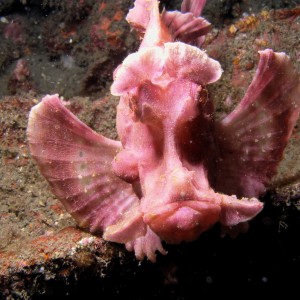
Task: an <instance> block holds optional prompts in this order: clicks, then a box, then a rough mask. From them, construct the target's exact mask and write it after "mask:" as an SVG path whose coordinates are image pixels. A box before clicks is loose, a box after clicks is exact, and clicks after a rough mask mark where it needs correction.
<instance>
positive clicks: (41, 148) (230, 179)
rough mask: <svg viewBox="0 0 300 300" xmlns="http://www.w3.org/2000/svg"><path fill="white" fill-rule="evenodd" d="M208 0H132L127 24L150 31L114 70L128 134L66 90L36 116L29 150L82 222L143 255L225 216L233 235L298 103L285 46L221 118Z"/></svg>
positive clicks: (252, 211)
mask: <svg viewBox="0 0 300 300" xmlns="http://www.w3.org/2000/svg"><path fill="white" fill-rule="evenodd" d="M204 4H205V1H193V0H184V1H183V3H182V11H181V12H167V11H163V12H162V13H160V12H159V10H158V3H157V0H151V1H142V0H136V2H135V6H134V8H133V9H132V10H130V12H129V14H128V16H127V20H128V22H129V23H130V24H131V25H132V26H133V27H134V28H135V29H137V30H138V31H139V33H140V35H141V36H142V37H143V40H142V43H141V46H140V48H139V50H138V51H137V52H136V53H133V54H131V55H129V56H128V57H127V58H126V59H125V60H124V61H123V63H122V64H121V65H120V66H119V67H118V68H117V69H116V70H115V72H114V82H113V84H112V87H111V92H112V94H113V95H116V96H120V103H119V105H118V108H117V130H118V134H119V137H120V141H114V140H110V139H107V138H105V137H104V136H101V135H99V134H97V133H95V132H94V131H92V130H91V129H90V128H89V127H87V126H86V125H85V124H83V123H82V122H81V121H79V120H78V119H77V118H76V117H75V116H74V115H73V114H72V113H71V112H70V111H68V109H67V108H65V106H64V104H65V103H64V102H63V101H62V100H60V99H59V97H58V95H52V96H46V97H44V98H43V100H42V102H41V103H39V104H38V105H36V106H35V107H34V108H33V109H32V110H31V113H30V117H29V125H28V139H29V145H30V150H31V153H32V156H33V158H34V159H35V160H36V161H37V163H38V165H39V168H40V171H41V173H42V174H43V175H44V176H45V178H46V179H47V180H48V181H49V183H50V185H51V188H52V190H53V193H54V194H55V195H56V196H57V197H58V198H59V199H60V200H61V201H62V203H63V204H64V205H65V207H66V209H67V210H68V211H69V212H70V213H71V214H72V215H73V217H74V218H75V219H76V220H77V221H78V224H79V225H80V226H82V227H85V228H89V230H90V231H91V232H93V233H102V234H103V238H104V239H105V240H108V241H113V242H117V243H124V244H125V245H126V248H127V249H128V250H134V252H135V254H136V257H137V258H138V259H143V258H144V257H145V256H146V257H147V258H148V259H150V260H151V261H155V259H156V254H155V253H156V251H159V252H161V253H162V254H165V253H166V252H165V250H164V248H163V246H162V241H165V242H167V243H174V244H177V243H180V242H182V241H191V240H195V239H197V238H198V237H199V235H200V234H201V233H202V232H204V231H206V230H208V229H209V228H211V227H212V226H213V225H214V224H215V223H217V222H219V223H220V224H221V226H222V227H223V228H224V230H225V231H226V232H236V231H238V230H241V229H242V228H243V227H244V224H245V223H246V222H247V221H248V220H250V219H252V218H253V217H254V216H256V215H257V214H258V213H259V212H260V211H261V210H262V208H263V204H262V203H261V202H260V201H259V200H258V199H257V197H258V196H259V195H260V194H262V193H263V192H264V191H265V188H266V186H267V184H268V183H269V182H270V179H271V178H272V176H273V175H274V174H275V173H276V168H277V166H278V164H279V162H280V160H281V159H282V156H283V151H284V148H285V146H286V145H287V142H288V140H289V137H290V135H291V132H292V129H293V127H294V124H295V122H296V120H297V118H298V115H299V110H300V84H299V76H298V74H297V72H296V70H295V69H294V68H293V66H292V64H291V62H290V59H289V57H288V56H287V55H285V54H284V53H275V52H273V51H272V50H270V49H266V50H264V51H261V52H260V53H259V54H260V60H259V65H258V68H257V71H256V74H255V76H254V78H253V81H252V83H251V84H250V86H249V88H248V90H247V92H246V94H245V96H244V98H243V99H242V100H241V102H240V103H239V105H238V106H237V107H236V108H235V109H234V110H233V112H231V113H230V114H229V115H228V116H226V117H225V118H224V119H223V120H221V121H215V120H214V108H213V103H212V102H211V101H210V99H209V95H208V92H207V90H206V85H207V84H210V83H213V82H215V81H217V80H218V79H219V78H220V76H221V73H222V70H221V66H220V64H219V63H218V62H217V61H215V60H213V59H211V58H209V57H208V55H207V54H206V53H205V52H204V51H202V50H201V49H199V47H198V46H199V45H201V43H202V41H203V35H205V34H206V33H207V31H208V29H209V27H210V24H209V23H208V22H207V21H206V20H204V19H203V18H201V17H199V14H200V13H201V11H202V8H203V6H204Z"/></svg>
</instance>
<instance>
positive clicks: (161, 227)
mask: <svg viewBox="0 0 300 300" xmlns="http://www.w3.org/2000/svg"><path fill="white" fill-rule="evenodd" d="M219 215H220V206H219V204H218V203H214V201H199V200H189V201H181V202H173V203H169V204H164V205H160V206H157V207H156V208H154V209H152V210H151V211H150V212H147V213H145V214H144V216H143V220H144V222H145V223H146V224H147V225H148V226H150V228H151V229H152V230H153V231H154V232H155V233H156V234H157V235H158V236H160V237H161V238H162V239H163V240H165V241H166V242H168V243H172V244H178V243H180V242H182V241H192V240H195V239H197V238H198V237H199V235H200V234H201V233H202V232H204V231H206V230H208V229H209V228H210V227H212V226H213V225H214V224H215V223H216V222H217V221H218V220H219Z"/></svg>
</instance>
